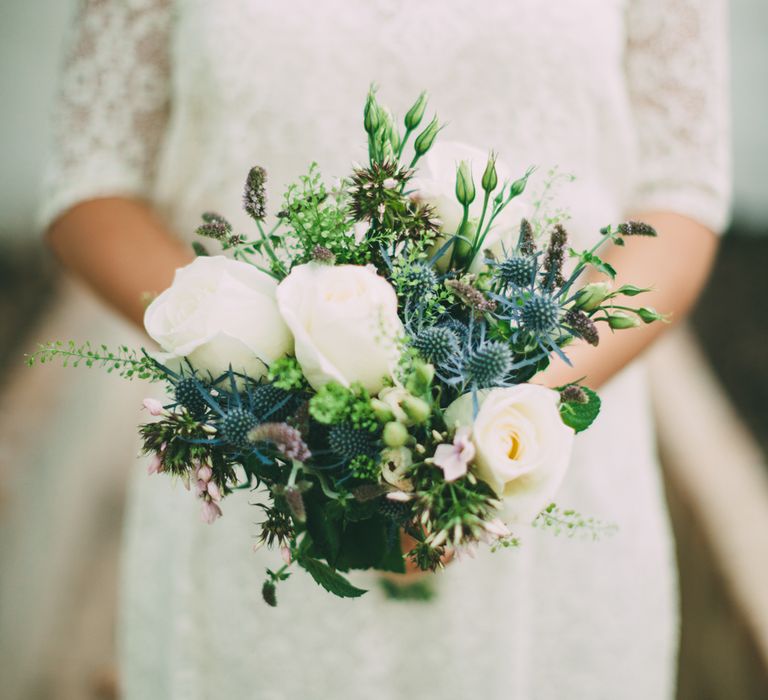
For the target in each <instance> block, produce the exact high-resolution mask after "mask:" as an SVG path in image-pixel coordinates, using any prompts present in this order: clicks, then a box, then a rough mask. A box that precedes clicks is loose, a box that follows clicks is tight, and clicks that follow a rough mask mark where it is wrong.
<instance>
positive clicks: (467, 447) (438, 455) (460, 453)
mask: <svg viewBox="0 0 768 700" xmlns="http://www.w3.org/2000/svg"><path fill="white" fill-rule="evenodd" d="M471 434H472V429H471V428H469V427H468V426H462V427H461V428H459V429H458V430H457V431H456V434H455V435H454V436H453V443H452V444H450V445H447V444H442V445H438V446H437V449H436V450H435V455H434V457H432V463H433V464H434V465H435V466H437V467H440V469H442V470H443V474H444V475H445V480H446V481H455V480H456V479H459V478H461V477H462V476H464V475H465V474H466V473H467V469H468V468H469V464H470V462H472V460H473V459H474V458H475V446H474V445H473V444H472V441H471V440H470V436H471Z"/></svg>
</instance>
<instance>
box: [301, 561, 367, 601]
mask: <svg viewBox="0 0 768 700" xmlns="http://www.w3.org/2000/svg"><path fill="white" fill-rule="evenodd" d="M298 564H299V566H301V567H302V568H303V569H304V570H305V571H306V572H307V573H308V574H309V575H310V576H311V577H312V578H313V579H315V582H316V583H318V584H319V585H321V586H322V587H323V588H325V590H326V591H328V592H329V593H333V594H334V595H337V596H339V598H358V597H360V596H361V595H363V593H367V591H365V590H363V589H362V588H356V587H355V586H353V585H352V584H351V583H350V582H349V581H347V579H345V578H344V577H343V576H342V575H341V574H339V573H337V572H336V571H334V570H333V569H332V568H331V567H330V566H328V564H326V563H325V562H322V561H320V560H319V559H312V558H310V557H301V558H300V559H299V560H298Z"/></svg>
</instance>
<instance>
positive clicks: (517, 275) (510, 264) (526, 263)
mask: <svg viewBox="0 0 768 700" xmlns="http://www.w3.org/2000/svg"><path fill="white" fill-rule="evenodd" d="M535 275H536V260H535V259H534V258H532V257H528V256H524V255H513V256H512V257H510V258H507V259H506V260H504V261H503V262H501V263H499V264H498V266H497V267H496V276H497V277H498V278H499V279H501V281H502V282H504V284H506V285H512V286H515V287H528V286H530V285H531V284H532V283H533V282H534V280H535Z"/></svg>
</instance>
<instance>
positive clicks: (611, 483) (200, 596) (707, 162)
mask: <svg viewBox="0 0 768 700" xmlns="http://www.w3.org/2000/svg"><path fill="white" fill-rule="evenodd" d="M724 4H725V0H582V1H580V2H574V0H553V1H552V2H546V3H545V2H541V0H508V1H506V2H502V1H501V0H496V1H491V0H489V1H487V2H486V1H481V2H478V3H475V4H473V5H470V4H468V3H466V2H458V0H442V1H441V2H438V0H422V1H420V2H409V3H406V2H405V1H404V0H369V1H368V2H355V3H352V2H342V1H341V0H325V1H324V2H322V3H319V2H313V1H312V0H294V2H291V3H287V2H283V3H269V2H260V1H259V0H221V1H220V2H216V3H213V2H209V3H204V2H192V1H191V0H176V1H172V0H86V1H85V2H83V3H82V8H81V11H80V14H79V15H78V18H77V22H76V27H75V31H74V34H73V38H72V43H71V47H70V50H69V52H68V58H67V62H66V66H65V71H64V76H63V82H62V85H61V97H60V107H59V112H58V125H57V126H58V137H57V142H56V148H55V151H54V154H53V158H52V163H51V167H50V171H49V177H48V189H47V196H46V198H45V201H44V204H43V212H42V216H43V219H44V221H45V224H46V229H47V231H48V241H49V243H50V245H51V246H52V247H53V249H54V250H55V251H56V253H57V255H58V256H59V258H60V259H61V261H62V262H63V263H64V265H66V266H67V267H68V268H69V269H70V270H71V271H72V272H73V273H74V274H75V275H78V276H79V277H81V278H83V279H84V280H86V281H87V282H88V283H90V285H91V286H92V287H93V288H94V289H95V290H96V291H97V292H98V293H99V294H100V295H101V296H103V297H104V298H106V299H107V300H108V301H109V302H111V303H112V304H113V306H114V307H115V309H116V310H118V311H119V312H121V313H123V314H124V315H126V316H127V317H129V318H131V319H133V320H135V321H136V322H137V323H139V322H140V320H141V317H142V314H143V301H142V295H143V294H144V293H146V292H159V291H161V290H162V289H164V288H165V287H166V286H168V285H169V284H170V281H171V278H172V275H173V271H174V269H175V268H176V267H179V266H181V265H184V264H186V263H187V262H188V261H189V260H190V258H191V251H190V248H189V246H188V245H187V244H183V243H182V242H181V240H182V237H183V236H184V235H186V234H189V233H191V232H192V231H193V230H194V228H195V226H196V224H197V222H198V216H199V214H200V212H202V211H204V210H218V211H221V212H223V213H226V214H227V215H228V216H229V215H230V214H231V213H232V209H233V206H232V205H233V203H236V202H237V201H238V197H239V196H240V187H241V182H242V180H243V177H244V175H245V173H246V172H247V170H248V168H249V167H250V166H251V165H254V164H259V165H262V166H264V167H265V168H266V169H267V171H268V173H269V176H270V187H271V189H270V190H269V193H270V194H272V195H276V194H277V193H279V192H280V191H281V190H282V189H283V188H284V186H285V185H286V184H287V183H288V182H290V181H292V180H293V179H295V178H296V177H297V176H298V175H300V174H302V173H304V172H305V171H306V169H307V166H308V165H309V163H308V162H307V158H308V157H312V158H315V159H316V160H318V162H319V164H320V166H321V168H322V170H323V172H324V173H326V174H327V175H329V176H330V175H335V174H341V173H344V172H346V171H347V170H348V166H349V163H348V158H349V156H350V154H353V155H354V154H355V148H357V147H358V145H364V144H363V142H362V139H361V137H360V135H361V133H362V131H361V114H360V112H361V105H362V103H363V100H364V96H365V94H366V91H367V89H368V86H369V84H370V83H371V82H372V81H374V82H376V83H377V84H378V85H380V86H381V90H380V94H381V96H382V100H383V101H384V102H385V103H388V104H389V105H390V106H391V107H393V108H394V110H395V111H397V112H399V113H400V114H401V115H402V114H403V113H404V112H405V110H406V109H407V107H408V105H409V102H410V101H411V100H412V99H413V97H414V96H415V95H417V94H418V93H419V92H420V91H421V90H422V89H427V90H429V92H430V95H431V104H432V105H433V106H434V107H435V108H436V109H437V110H438V111H439V113H440V114H441V115H443V116H445V117H447V118H450V119H451V122H450V124H449V126H448V128H447V129H446V130H445V132H444V134H445V137H446V138H448V139H450V140H455V141H472V140H473V139H475V140H476V139H477V138H478V134H480V135H481V138H482V143H477V142H475V143H474V144H473V145H475V146H477V147H481V148H494V149H496V150H497V151H499V152H500V153H501V154H502V156H501V157H502V158H503V159H504V160H506V161H507V162H508V163H509V164H510V165H512V166H514V167H515V168H516V169H517V170H520V171H523V170H524V169H525V167H526V166H528V165H530V164H537V165H539V166H543V167H541V168H540V171H539V172H540V173H545V172H546V170H547V168H548V167H549V166H554V165H557V166H558V172H559V173H561V174H562V175H561V176H557V175H555V176H552V177H549V178H542V179H540V181H539V191H538V194H539V197H541V198H543V200H544V205H545V206H547V202H548V201H549V200H548V194H547V191H544V190H542V182H543V181H544V180H547V179H549V180H550V181H551V182H553V183H554V184H553V187H554V188H556V192H555V199H556V201H557V203H558V206H563V207H564V208H565V209H566V210H567V211H568V214H569V216H570V220H569V221H568V228H569V230H570V232H571V233H572V235H573V236H574V237H575V238H576V239H577V242H579V243H582V242H588V241H589V240H591V239H592V238H593V237H594V236H595V235H596V233H597V231H598V229H599V227H600V226H602V225H604V224H607V223H616V222H618V221H620V220H622V219H624V218H627V217H629V216H632V217H634V218H639V219H642V220H644V221H646V222H648V223H650V224H652V225H653V226H655V227H656V228H657V229H658V230H659V232H660V237H659V239H658V240H654V241H650V242H647V241H644V240H632V241H631V244H630V245H628V246H627V247H626V248H625V249H616V250H615V251H613V252H612V253H611V255H613V256H614V257H618V258H620V262H619V264H618V265H617V267H618V268H619V269H620V270H621V271H622V274H624V275H626V277H627V279H630V280H643V281H647V282H649V283H651V284H652V285H653V287H654V291H653V293H652V297H653V298H651V299H649V302H650V303H652V304H653V305H654V306H655V307H656V308H658V309H660V310H663V311H665V312H671V313H673V314H674V316H675V318H679V317H681V316H682V315H683V314H684V313H685V311H686V310H687V309H688V307H689V306H690V305H691V304H692V302H693V301H694V299H695V297H696V295H697V293H698V291H699V289H700V287H701V285H702V284H703V280H704V278H705V276H706V272H707V270H708V267H709V265H710V263H711V260H712V257H713V255H714V251H715V248H716V235H715V234H716V233H718V232H719V231H721V230H722V229H723V228H724V226H725V223H726V217H727V209H728V200H729V174H728V152H727V149H728V141H729V139H728V133H727V118H726V107H727V105H726V93H727V88H726V80H725V65H724V64H725V60H724V59H725V54H726V47H725V45H724V27H725V26H726V21H725V19H726V18H725V7H724ZM566 175H567V176H568V177H566ZM571 175H572V176H573V177H572V178H571V177H570V176H571ZM571 179H572V180H573V181H572V182H567V183H566V182H565V181H566V180H571ZM558 183H560V184H558ZM534 189H535V188H534ZM548 191H551V190H548ZM271 202H272V211H273V213H274V212H275V211H277V207H278V206H279V200H277V199H276V197H275V196H273V197H272V199H271ZM237 223H239V224H242V225H243V226H245V225H246V223H245V215H244V214H243V215H242V218H241V219H240V220H239V221H238V222H237ZM659 325H660V324H654V325H653V326H650V327H648V328H643V329H637V330H634V331H632V332H627V333H622V334H617V335H615V336H610V335H608V334H604V339H603V342H601V344H600V346H599V347H598V348H592V347H589V346H585V347H581V346H574V348H573V351H572V352H571V356H572V359H573V361H574V367H573V369H569V368H567V367H566V366H565V365H564V364H557V365H553V366H552V367H551V368H550V369H549V370H548V371H547V372H546V373H545V375H544V376H542V377H540V381H542V382H546V383H549V384H550V385H552V386H555V385H558V384H563V383H565V382H566V381H568V380H571V379H575V378H578V377H582V376H586V378H587V379H586V382H587V384H589V385H591V386H598V385H602V384H605V387H604V389H603V392H602V395H603V400H604V411H603V413H602V415H601V418H600V420H599V421H598V423H597V424H596V425H595V426H594V427H593V428H592V429H591V430H590V431H588V432H587V433H585V434H584V435H583V436H580V437H579V439H578V440H577V449H576V453H575V455H574V459H573V463H572V465H571V468H570V472H569V475H568V477H567V479H566V482H565V483H564V485H563V487H562V488H561V491H560V493H559V494H558V502H559V503H561V504H562V505H563V506H567V507H572V508H575V509H577V510H579V511H580V512H583V513H586V514H589V515H593V516H596V517H599V518H601V519H604V520H608V521H612V522H615V523H617V524H618V525H619V528H620V530H619V534H618V535H616V536H615V537H613V538H611V539H609V540H605V541H602V542H600V543H592V542H583V541H575V540H572V541H568V540H563V539H559V538H554V537H552V536H551V535H549V534H547V533H539V532H537V531H532V532H527V533H525V546H524V547H523V548H521V549H520V550H519V551H510V552H502V553H498V554H495V555H491V554H484V553H481V554H478V556H477V557H476V558H474V559H471V558H470V559H466V558H465V559H463V560H462V561H460V562H458V563H452V564H450V565H449V566H448V567H447V568H446V570H445V571H444V572H442V573H440V574H439V575H437V576H436V577H435V578H434V581H432V583H433V585H434V588H435V590H436V596H435V597H434V599H433V600H431V601H429V602H415V601H410V602H406V601H398V600H392V599H390V598H388V597H387V596H386V595H385V594H384V593H383V591H382V590H381V589H380V588H377V587H376V586H375V583H376V581H375V579H376V576H377V574H375V573H374V572H371V573H364V574H362V575H361V576H362V577H363V579H365V577H367V578H368V580H367V583H368V585H369V586H370V585H372V584H373V588H372V590H371V592H370V593H369V594H368V595H366V596H364V597H363V598H361V599H359V600H357V601H353V602H351V601H338V600H335V599H333V598H332V597H331V596H328V595H325V594H324V593H322V592H321V591H320V590H319V589H316V586H315V584H314V583H313V582H312V581H311V580H310V579H309V577H303V578H302V577H296V578H295V579H292V580H291V581H289V582H288V583H287V584H286V585H285V586H284V587H283V590H282V591H281V595H282V600H281V606H280V607H278V608H277V609H272V608H268V607H267V606H265V605H264V604H263V603H262V602H261V600H260V585H261V572H262V571H263V566H264V565H270V561H273V560H274V556H275V553H269V552H264V551H259V552H257V553H255V554H251V548H252V544H253V536H254V535H255V534H256V531H257V528H256V524H255V523H256V522H258V519H259V511H258V510H257V509H255V508H254V507H253V506H252V505H250V504H249V494H247V493H243V492H239V495H233V496H231V497H230V499H229V500H228V505H229V506H230V507H229V508H228V510H227V512H226V514H225V517H223V518H222V519H221V520H219V521H218V522H217V523H216V524H215V525H214V526H212V527H209V526H206V525H204V524H203V523H202V522H200V519H199V514H198V511H197V504H196V503H195V502H194V499H191V498H188V494H186V493H185V492H184V491H183V489H178V488H174V487H173V485H172V484H169V483H166V481H170V480H163V481H160V480H157V479H154V480H152V479H149V478H148V477H147V476H146V474H145V473H144V470H142V469H140V468H139V466H138V465H135V468H134V472H135V477H134V479H133V485H132V492H131V498H130V506H129V517H128V520H127V525H126V538H125V552H124V557H123V569H122V587H121V623H120V630H119V643H120V660H121V676H122V685H123V690H124V696H125V697H126V698H128V700H131V699H133V698H141V699H146V698H177V699H180V700H191V699H196V698H200V699H203V698H261V699H267V698H318V699H327V698H372V699H376V698H381V699H388V698H391V699H396V698H441V699H444V700H449V699H451V698H457V699H458V698H469V697H480V698H489V699H490V698H499V699H500V698H505V699H506V698H512V699H517V700H547V699H554V698H565V697H567V698H573V699H583V700H599V699H601V698H605V699H606V700H608V699H610V700H616V699H617V698H621V699H622V700H634V699H637V700H649V699H654V700H661V699H664V698H666V699H671V698H672V697H674V679H675V666H676V645H677V626H678V617H677V589H676V576H675V564H674V556H673V546H672V539H671V534H670V528H669V523H668V517H667V512H666V508H665V504H664V495H663V491H662V486H661V483H660V475H659V468H658V464H657V460H656V456H655V452H654V442H653V434H652V429H651V419H650V416H649V409H648V401H647V396H646V382H645V375H644V368H643V364H642V360H636V358H637V357H638V356H639V355H640V354H641V352H642V350H643V349H644V348H645V347H646V346H647V345H648V344H649V343H651V342H652V341H653V340H654V338H655V337H656V336H657V335H658V333H660V332H662V331H663V330H664V329H663V328H661V327H658V326H659ZM126 458H128V455H126Z"/></svg>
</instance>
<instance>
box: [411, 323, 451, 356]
mask: <svg viewBox="0 0 768 700" xmlns="http://www.w3.org/2000/svg"><path fill="white" fill-rule="evenodd" d="M413 346H414V347H415V348H416V350H418V351H419V353H420V354H421V356H422V357H423V358H424V359H425V360H427V361H429V362H433V363H434V364H437V365H441V364H443V363H445V362H447V361H448V360H449V359H450V358H451V357H454V356H455V355H457V354H458V352H459V338H458V336H457V335H456V333H454V332H453V331H452V330H451V329H450V328H445V327H442V326H433V327H432V328H425V329H424V330H422V331H420V332H419V333H418V335H416V337H415V338H414V339H413Z"/></svg>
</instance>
